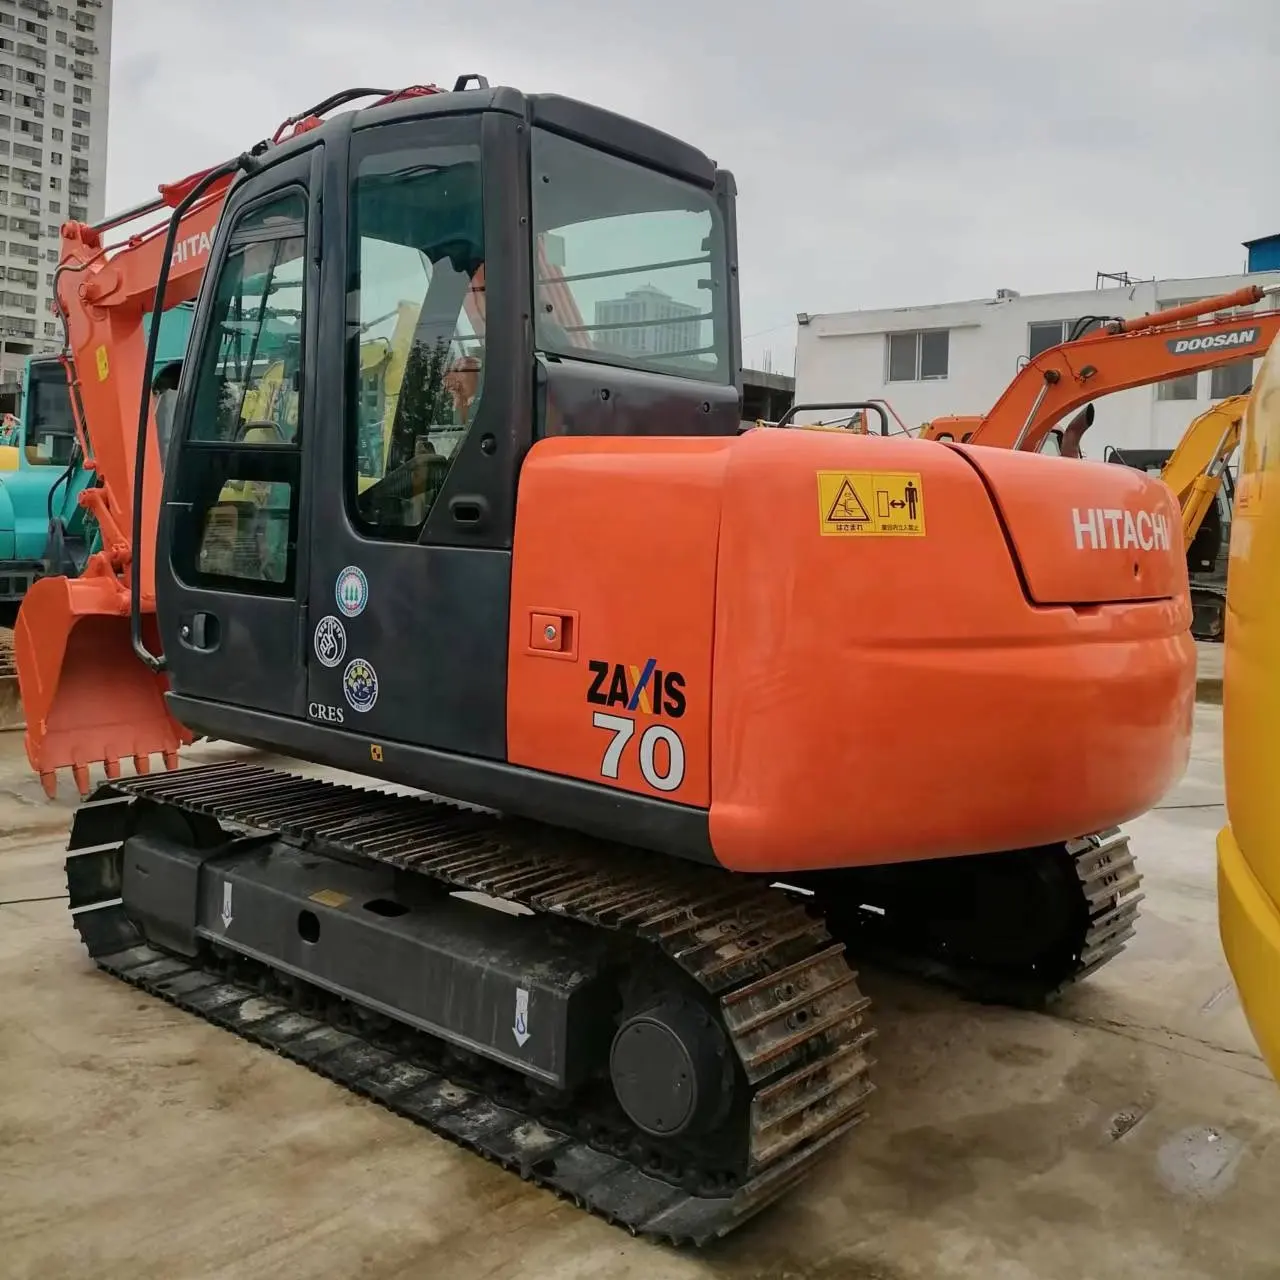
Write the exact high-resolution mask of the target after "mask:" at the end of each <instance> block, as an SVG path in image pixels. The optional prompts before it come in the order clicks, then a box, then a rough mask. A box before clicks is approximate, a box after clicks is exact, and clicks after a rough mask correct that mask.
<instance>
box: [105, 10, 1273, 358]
mask: <svg viewBox="0 0 1280 1280" xmlns="http://www.w3.org/2000/svg"><path fill="white" fill-rule="evenodd" d="M472 71H478V72H482V73H483V74H485V75H487V76H488V77H489V79H490V80H491V81H492V82H493V83H495V84H497V83H505V84H511V85H514V86H516V87H518V88H522V89H525V90H528V91H530V92H537V91H544V92H558V93H565V94H568V95H571V96H575V97H580V98H584V99H587V100H589V101H592V102H595V103H597V104H599V105H601V106H605V107H609V108H611V109H613V110H616V111H620V112H623V113H625V114H628V115H633V116H636V117H638V118H639V119H641V120H644V121H646V122H647V123H650V124H653V125H656V126H658V127H659V128H664V129H667V130H668V131H670V132H673V133H676V134H678V135H679V136H681V137H683V138H685V139H687V140H688V141H690V142H692V143H694V144H696V145H698V146H700V147H701V148H702V149H703V150H704V151H706V152H708V153H709V154H710V155H711V156H713V157H714V158H715V159H716V160H717V161H718V162H719V163H720V164H722V165H724V166H725V167H727V168H729V169H732V170H733V171H734V173H735V175H736V178H737V182H738V188H739V211H738V218H739V234H740V242H741V283H742V302H743V329H744V333H745V334H746V335H747V336H746V341H745V344H744V345H745V355H746V358H747V362H748V363H749V364H758V363H759V362H761V361H762V360H763V359H765V358H766V354H768V355H770V356H771V357H772V363H773V367H774V368H776V369H784V370H789V369H790V367H791V361H792V350H793V347H794V333H795V324H794V318H795V313H796V312H797V311H811V312H813V311H825V310H838V309H843V308H853V307H877V306H903V305H910V304H914V303H924V302H940V301H945V300H948V299H955V298H965V297H984V296H991V295H992V294H994V292H995V290H996V289H997V288H1000V287H1009V288H1014V289H1019V290H1021V291H1023V292H1044V291H1052V290H1059V289H1078V288H1092V286H1093V281H1094V273H1095V272H1096V271H1099V270H1107V271H1112V270H1128V271H1130V272H1132V273H1133V274H1135V275H1142V276H1152V275H1156V276H1195V275H1210V274H1216V273H1225V272H1231V271H1236V270H1239V269H1240V268H1241V267H1242V265H1243V261H1244V250H1243V249H1242V248H1241V245H1240V242H1241V241H1242V240H1245V239H1249V238H1251V237H1254V236H1259V235H1265V234H1268V233H1271V232H1276V231H1280V166H1277V165H1276V163H1275V159H1276V154H1277V149H1278V148H1277V143H1278V142H1280V114H1278V113H1277V112H1276V110H1275V105H1274V94H1275V92H1276V89H1277V86H1278V85H1280V0H877V2H872V0H825V2H824V0H789V2H788V3H786V4H780V3H776V2H774V3H766V2H765V0H737V2H736V3H735V2H734V0H645V3H643V4H624V3H622V2H621V0H608V2H606V3H597V4H587V3H585V2H584V0H538V2H537V3H529V2H528V0H521V2H519V3H517V2H516V0H469V3H468V4H466V5H458V6H451V5H445V6H441V5H428V4H425V3H423V2H422V0H378V3H376V4H365V5H353V4H351V3H350V0H116V4H115V19H114V34H113V51H112V76H113V83H112V93H111V116H110V140H109V147H110V151H109V159H108V177H107V208H108V210H111V209H113V208H118V207H122V206H124V205H126V204H131V203H133V202H135V201H137V200H140V199H143V198H145V197H146V196H148V195H149V194H150V193H151V192H152V191H153V190H154V188H155V186H156V184H157V183H160V182H163V181H171V180H173V179H175V178H178V177H180V176H182V175H184V174H186V173H188V172H190V171H192V170H193V169H197V168H200V167H203V166H204V165H207V164H210V163H213V162H215V161H218V160H221V159H224V158H225V157H226V156H228V155H232V154H234V153H235V152H236V151H238V150H240V149H242V148H244V147H245V146H247V145H249V144H251V143H252V142H254V141H256V140H257V139H259V138H261V137H263V136H265V135H267V134H269V133H271V132H272V131H273V130H274V128H275V126H276V124H277V123H278V122H279V121H280V119H282V118H283V117H284V116H286V115H289V114H291V113H293V112H295V111H299V110H301V109H303V108H304V107H307V106H310V105H311V104H312V103H314V102H316V101H318V100H319V99H321V98H323V97H325V96H326V95H327V94H329V93H331V92H333V91H335V90H337V89H339V88H342V87H346V86H349V85H355V84H365V85H370V86H382V87H400V86H402V85H404V84H408V83H413V82H416V81H422V80H435V81H437V82H439V83H441V84H445V83H451V82H452V80H453V78H454V77H455V76H456V75H457V74H459V73H460V72H472Z"/></svg>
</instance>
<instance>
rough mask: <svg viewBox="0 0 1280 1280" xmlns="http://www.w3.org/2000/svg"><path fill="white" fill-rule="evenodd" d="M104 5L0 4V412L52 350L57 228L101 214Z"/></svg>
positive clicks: (46, 0)
mask: <svg viewBox="0 0 1280 1280" xmlns="http://www.w3.org/2000/svg"><path fill="white" fill-rule="evenodd" d="M110 70H111V0H64V3H61V4H57V3H53V0H0V274H2V275H3V280H0V409H5V410H12V409H13V408H14V407H15V406H16V399H17V390H18V385H19V382H20V379H21V376H22V366H23V363H24V362H25V360H26V358H27V357H28V356H29V355H31V354H32V353H33V352H35V353H38V352H42V351H56V350H58V349H59V348H60V347H61V345H62V333H61V326H60V325H59V323H58V321H57V320H56V318H55V317H54V315H53V313H52V311H51V303H52V300H53V271H54V268H55V267H56V266H57V262H58V247H59V243H60V227H61V225H62V223H63V222H64V221H66V220H67V219H68V218H73V219H76V220H78V221H83V222H94V221H97V220H99V219H101V218H102V216H103V200H104V188H105V186H106V171H107V98H108V93H109V90H110Z"/></svg>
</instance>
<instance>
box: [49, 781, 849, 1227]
mask: <svg viewBox="0 0 1280 1280" xmlns="http://www.w3.org/2000/svg"><path fill="white" fill-rule="evenodd" d="M136 799H148V800H152V801H155V802H158V803H163V804H166V805H173V806H176V807H178V808H181V809H184V810H187V811H190V812H193V813H200V814H204V815H207V816H208V817H212V818H214V819H216V820H217V821H218V822H220V823H221V824H223V825H224V826H227V827H231V828H243V829H245V830H248V831H254V832H262V831H267V832H272V833H276V834H278V835H279V836H281V837H283V838H285V839H288V840H289V841H290V842H291V843H295V844H299V845H302V846H303V847H307V848H311V849H314V850H316V851H318V852H328V853H330V854H333V855H336V856H346V857H349V858H355V859H366V860H373V861H378V862H383V863H387V864H390V865H393V866H396V867H400V868H402V869H405V870H410V871H413V872H415V873H418V874H423V875H428V876H432V877H434V878H436V879H438V880H440V881H443V882H445V883H446V884H448V885H449V886H450V887H451V888H452V889H455V890H457V889H469V890H475V891H479V892H483V893H487V894H492V895H494V896H497V897H502V898H505V899H507V900H510V901H515V902H519V903H521V904H523V905H525V906H527V907H529V908H531V909H533V910H535V911H543V912H551V913H555V914H559V915H564V916H567V917H570V918H572V919H576V920H578V921H581V922H583V923H585V924H589V925H593V926H595V927H599V928H608V929H612V930H618V931H626V932H629V933H631V934H633V935H634V936H635V937H637V938H639V939H642V940H644V941H645V942H646V943H648V944H650V945H651V946H653V947H656V948H658V949H659V950H660V951H662V952H663V953H664V954H665V955H666V956H667V957H668V958H669V959H670V960H671V961H673V962H675V963H676V964H678V965H679V966H680V967H681V968H682V969H683V970H684V971H685V973H687V974H688V975H689V976H690V977H691V978H693V979H694V980H696V981H697V982H698V983H699V984H700V985H701V987H702V989H703V991H704V992H705V993H706V994H707V996H708V997H709V998H711V999H713V1000H714V1001H715V1002H716V1003H718V1006H719V1010H720V1014H721V1019H722V1023H723V1025H724V1028H725V1030H726V1031H727V1032H728V1033H729V1036H730V1039H731V1043H732V1045H733V1048H734V1051H735V1052H736V1054H737V1057H738V1059H739V1062H740V1063H741V1067H742V1071H743V1074H744V1075H745V1077H746V1079H747V1081H748V1082H749V1085H750V1087H751V1090H752V1092H751V1101H750V1139H749V1152H750V1155H749V1163H748V1167H747V1170H746V1177H745V1180H744V1181H742V1182H740V1183H739V1185H737V1186H736V1187H733V1188H732V1189H729V1190H727V1191H726V1192H725V1193H724V1194H695V1193H694V1192H691V1191H689V1190H686V1189H684V1187H682V1186H680V1185H675V1183H674V1182H672V1181H667V1180H664V1179H663V1178H661V1177H659V1176H655V1171H654V1170H650V1171H646V1170H645V1169H643V1168H640V1167H638V1166H637V1165H636V1164H634V1163H632V1162H630V1161H629V1160H627V1159H625V1158H623V1157H622V1156H621V1155H619V1154H618V1153H617V1152H616V1151H609V1150H607V1149H601V1148H600V1147H599V1146H597V1145H595V1144H593V1143H591V1142H589V1141H586V1140H584V1139H582V1138H581V1137H577V1136H574V1135H573V1134H570V1133H567V1132H563V1131H560V1130H557V1129H556V1128H554V1127H553V1126H552V1125H549V1124H547V1123H544V1122H543V1121H542V1120H540V1119H539V1118H538V1117H537V1116H536V1115H532V1114H528V1113H526V1112H523V1111H521V1110H519V1109H516V1108H514V1107H509V1106H504V1105H499V1103H498V1102H497V1101H495V1100H494V1099H493V1098H491V1097H486V1096H485V1095H484V1093H483V1091H481V1090H475V1089H471V1088H468V1087H467V1086H465V1085H463V1084H460V1083H458V1082H456V1081H452V1080H449V1079H446V1078H445V1077H444V1076H443V1075H440V1074H437V1073H435V1072H433V1071H431V1070H429V1069H427V1068H426V1067H425V1066H423V1065H421V1064H418V1063H414V1062H411V1061H408V1060H406V1059H403V1058H398V1057H397V1056H396V1055H395V1054H394V1053H392V1052H390V1051H388V1050H387V1049H385V1048H382V1047H379V1046H377V1045H375V1044H372V1043H370V1042H369V1041H367V1040H364V1039H362V1038H361V1037H360V1036H358V1035H356V1034H353V1033H351V1032H350V1031H348V1030H344V1029H340V1028H338V1027H335V1026H333V1025H332V1024H330V1023H328V1022H325V1021H321V1020H319V1019H317V1018H314V1017H311V1016H309V1015H307V1014H305V1013H302V1012H300V1011H299V1010H297V1009H295V1008H293V1007H291V1006H290V1005H289V1004H287V1003H285V1002H284V1000H282V999H278V998H275V997H273V996H266V995H262V994H260V993H259V991H258V990H257V989H255V988H254V987H252V986H250V985H247V984H244V983H240V982H237V981H234V980H229V979H228V978H227V977H226V976H224V975H223V974H220V973H218V972H215V971H206V970H205V969H203V968H201V967H200V966H199V964H198V962H196V961H188V960H186V959H184V958H181V957H177V956H173V955H170V954H168V953H164V952H161V951H159V950H156V949H155V948H153V947H151V946H148V945H146V943H145V941H144V940H143V939H142V937H141V935H140V934H139V932H138V931H137V930H136V928H135V927H134V926H133V925H132V924H131V923H130V922H129V921H128V920H127V918H126V917H125V915H124V910H123V907H122V905H121V904H120V902H119V878H118V877H119V861H120V857H121V848H122V846H121V843H120V839H122V838H123V831H124V826H123V823H122V822H113V823H112V824H111V825H114V826H116V827H117V829H118V831H119V832H120V837H119V838H117V839H116V840H115V841H113V842H109V843H108V844H106V845H104V844H102V843H101V840H102V832H103V829H104V824H103V822H102V821H101V820H100V819H101V814H102V810H103V808H104V806H109V807H110V808H111V809H113V810H116V809H118V808H119V807H120V805H121V802H122V801H123V802H131V801H133V800H136ZM68 847H69V851H70V854H71V856H70V857H69V858H68V860H67V876H68V887H69V890H70V897H71V906H72V909H73V911H75V912H76V915H75V917H74V919H75V922H76V927H77V929H78V931H79V932H80V934H81V937H82V938H83V940H84V941H85V944H86V946H87V948H88V950H89V952H90V954H91V955H92V956H93V957H94V959H95V960H96V962H97V963H98V964H99V965H100V967H102V968H103V969H104V970H106V971H107V972H109V973H111V974H113V975H114V976H116V977H118V978H120V979H122V980H124V981H126V982H129V983H131V984H132V985H134V986H136V987H139V988H140V989H142V990H145V991H147V992H149V993H151V994H153V995H156V996H159V997H161V998H163V999H165V1000H168V1001H170V1002H171V1003H173V1004H176V1005H178V1006H179V1007H181V1008H183V1009H185V1010H188V1011H189V1012H192V1013H195V1014H198V1015H200V1016H201V1017H204V1018H206V1019H207V1020H209V1021H210V1022H213V1023H215V1024H217V1025H219V1026H222V1027H225V1028H228V1029H230V1030H233V1031H235V1032H236V1033H237V1034H239V1035H241V1036H242V1037H244V1038H246V1039H249V1040H252V1041H254V1042H255V1043H258V1044H262V1045H265V1046H267V1047H269V1048H272V1049H274V1050H276V1051H277V1052H279V1053H281V1054H283V1055H285V1056H286V1057H289V1058H291V1059H293V1060H294V1061H297V1062H300V1063H302V1064H303V1065H306V1066H308V1067H310V1068H311V1069H313V1070H315V1071H317V1072H319V1073H320V1074H322V1075H325V1076H327V1077H329V1078H330V1079H332V1080H335V1081H337V1082H339V1083H341V1084H344V1085H345V1086H346V1087H348V1088H350V1089H352V1090H354V1091H356V1092H358V1093H360V1094H363V1095H364V1096H367V1097H370V1098H372V1099H374V1100H376V1101H378V1102H381V1103H382V1104H383V1105H385V1106H387V1107H389V1108H390V1109H391V1110H393V1111H395V1112H397V1113H398V1114H400V1115H403V1116H406V1117H408V1118H409V1119H412V1120H414V1121H416V1122H417V1123H419V1124H422V1125H425V1126H426V1127H427V1128H429V1129H431V1130H432V1131H434V1132H436V1133H439V1134H441V1135H443V1136H446V1137H448V1138H450V1139H452V1140H453V1141H455V1142H457V1143H459V1144H460V1145H462V1146H465V1147H468V1148H470V1149H472V1150H474V1151H477V1152H479V1153H481V1154H483V1155H485V1156H487V1157H489V1158H490V1159H493V1160H495V1161H497V1162H498V1163H500V1164H502V1165H503V1166H505V1167H506V1168H508V1169H511V1170H513V1171H514V1172H517V1173H518V1174H519V1175H520V1176H521V1177H522V1178H525V1179H528V1180H530V1181H533V1182H535V1183H538V1184H539V1185H541V1186H544V1187H547V1188H549V1189H551V1190H553V1191H556V1192H557V1193H559V1194H561V1195H563V1196H566V1197H568V1198H570V1199H572V1200H574V1201H575V1202H576V1203H578V1204H579V1205H581V1206H582V1207H584V1208H586V1209H589V1210H591V1211H592V1212H594V1213H596V1214H598V1215H599V1216H601V1217H603V1218H605V1219H607V1220H609V1221H610V1222H613V1223H615V1224H617V1225H620V1226H623V1227H625V1228H627V1229H628V1230H630V1231H631V1232H633V1233H634V1234H637V1235H643V1236H648V1237H653V1238H657V1239H661V1240H665V1241H668V1242H670V1243H674V1244H693V1245H700V1244H705V1243H707V1242H708V1241H710V1240H712V1239H715V1238H716V1237H719V1236H722V1235H724V1234H726V1233H728V1232H729V1231H731V1230H733V1229H734V1228H735V1227H736V1226H738V1225H739V1224H740V1223H742V1222H744V1221H746V1219H747V1218H749V1217H751V1216H753V1215H754V1214H755V1213H757V1212H759V1211H760V1210H761V1209H763V1208H764V1207H765V1206H766V1205H768V1204H770V1203H772V1202H773V1201H774V1200H776V1199H778V1198H779V1197H780V1196H781V1195H783V1194H784V1193H785V1192H787V1191H788V1190H789V1189H790V1188H791V1187H793V1186H794V1185H795V1184H796V1183H797V1182H799V1181H801V1180H802V1179H803V1178H805V1177H806V1176H807V1175H808V1174H809V1173H810V1172H811V1171H812V1169H813V1167H814V1165H815V1164H816V1162H817V1161H818V1160H819V1159H820V1158H821V1157H822V1156H824V1155H825V1154H826V1153H827V1151H828V1149H829V1148H830V1146H831V1145H832V1144H833V1143H834V1142H835V1141H836V1140H837V1139H838V1138H840V1137H841V1136H842V1135H844V1134H845V1133H847V1132H848V1131H849V1130H850V1129H852V1128H853V1127H854V1126H855V1125H856V1124H857V1123H859V1122H860V1121H861V1120H862V1119H863V1118H865V1114H866V1110H865V1108H866V1102H867V1099H868V1097H869V1095H870V1093H871V1092H872V1089H873V1086H872V1085H871V1083H870V1080H869V1078H868V1077H869V1071H870V1068H871V1067H872V1066H873V1065H874V1063H873V1060H872V1059H871V1058H870V1056H869V1054H868V1052H867V1047H868V1044H869V1042H870V1040H871V1039H872V1037H873V1035H874V1032H873V1030H872V1029H871V1028H870V1027H868V1026H867V1025H866V1020H865V1014H866V1010H867V1006H868V1003H869V1002H868V1001H867V999H866V998H865V997H864V996H862V994H861V993H860V991H859V990H858V986H857V981H856V975H855V974H854V973H853V972H852V970H850V969H849V967H848V965H847V963H846V962H845V960H844V957H843V947H842V946H841V945H840V944H838V943H834V942H832V940H831V937H830V935H829V933H828V932H827V929H826V927H825V925H824V924H823V923H822V921H821V920H819V919H817V918H815V917H814V916H813V915H811V914H810V913H809V912H808V911H807V910H806V909H805V908H804V906H803V905H802V904H799V903H797V902H796V901H794V900H793V899H792V898H791V897H790V896H789V895H787V894H784V893H782V892H780V891H778V890H773V889H770V888H768V887H766V886H765V885H764V884H763V882H761V881H751V880H744V879H743V878H741V877H738V876H735V875H732V874H731V873H728V872H724V871H720V870H718V869H716V868H712V867H703V866H696V865H694V864H687V863H680V862H676V861H675V860H673V859H668V858H663V857H659V856H655V855H645V854H638V853H637V852H636V851H634V850H631V849H627V848H625V847H622V846H608V845H602V844H601V843H600V842H595V841H591V842H588V841H585V840H582V839H579V838H576V837H573V836H572V835H568V834H567V833H564V832H560V831H557V830H553V829H551V828H546V827H541V826H538V825H536V824H530V823H521V822H514V821H510V820H505V819H501V818H498V817H496V816H495V815H490V814H486V813H480V812H476V811H472V810H467V809H463V808H461V807H459V806H455V805H451V804H447V803H444V802H438V801H429V800H423V799H419V798H415V797H407V796H398V795H393V794H389V793H387V792H382V791H374V790H368V789H363V788H356V787H352V786H347V785H344V784H339V783H333V782H327V781H319V780H315V779H305V778H299V777H296V776H294V775H291V774H286V773H283V772H280V771H277V770H271V769H265V768H262V767H260V766H255V765H247V764H242V763H238V762H237V763H231V764H222V765H211V766H207V767H204V768H196V769H183V770H179V771H177V772H176V773H170V774H166V775H161V776H148V777H142V778H133V779H128V780H117V781H114V782H109V783H107V784H106V785H105V786H103V787H101V788H99V790H98V791H97V792H95V793H94V795H93V796H92V798H91V799H90V800H89V801H88V802H86V804H84V805H82V806H81V808H80V809H79V810H78V811H77V814H76V820H75V823H74V824H73V827H72V833H71V841H70V843H69V846H68ZM113 862H114V871H113V870H112V866H111V864H112V863H113ZM113 877H114V879H113Z"/></svg>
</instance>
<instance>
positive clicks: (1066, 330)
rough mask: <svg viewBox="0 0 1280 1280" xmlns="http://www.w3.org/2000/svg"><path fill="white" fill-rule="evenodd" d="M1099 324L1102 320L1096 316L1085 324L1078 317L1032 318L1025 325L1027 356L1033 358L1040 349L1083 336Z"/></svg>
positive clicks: (1100, 324) (1043, 349)
mask: <svg viewBox="0 0 1280 1280" xmlns="http://www.w3.org/2000/svg"><path fill="white" fill-rule="evenodd" d="M1101 326H1102V321H1101V320H1099V319H1096V318H1090V320H1089V322H1088V323H1087V324H1081V322H1080V319H1075V320H1033V321H1032V322H1031V323H1030V324H1029V325H1027V358H1028V359H1030V360H1034V359H1035V358H1036V356H1038V355H1039V354H1040V353H1041V352H1042V351H1048V350H1049V348H1050V347H1056V346H1057V345H1058V344H1059V343H1062V342H1071V341H1073V340H1074V339H1075V338H1083V337H1084V335H1085V334H1086V333H1092V332H1093V331H1094V330H1095V329H1098V328H1101Z"/></svg>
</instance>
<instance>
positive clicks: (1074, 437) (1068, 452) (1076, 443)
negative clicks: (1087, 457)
mask: <svg viewBox="0 0 1280 1280" xmlns="http://www.w3.org/2000/svg"><path fill="white" fill-rule="evenodd" d="M1093 412H1094V411H1093V404H1092V403H1089V404H1087V405H1085V407H1084V408H1083V409H1081V410H1080V412H1079V413H1077V414H1076V416H1075V417H1074V418H1072V419H1071V421H1070V422H1068V423H1067V425H1066V427H1065V428H1064V429H1063V432H1062V444H1061V451H1062V456H1063V457H1064V458H1078V457H1080V437H1081V436H1082V435H1084V433H1085V432H1086V431H1088V430H1089V428H1090V427H1091V426H1093Z"/></svg>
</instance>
